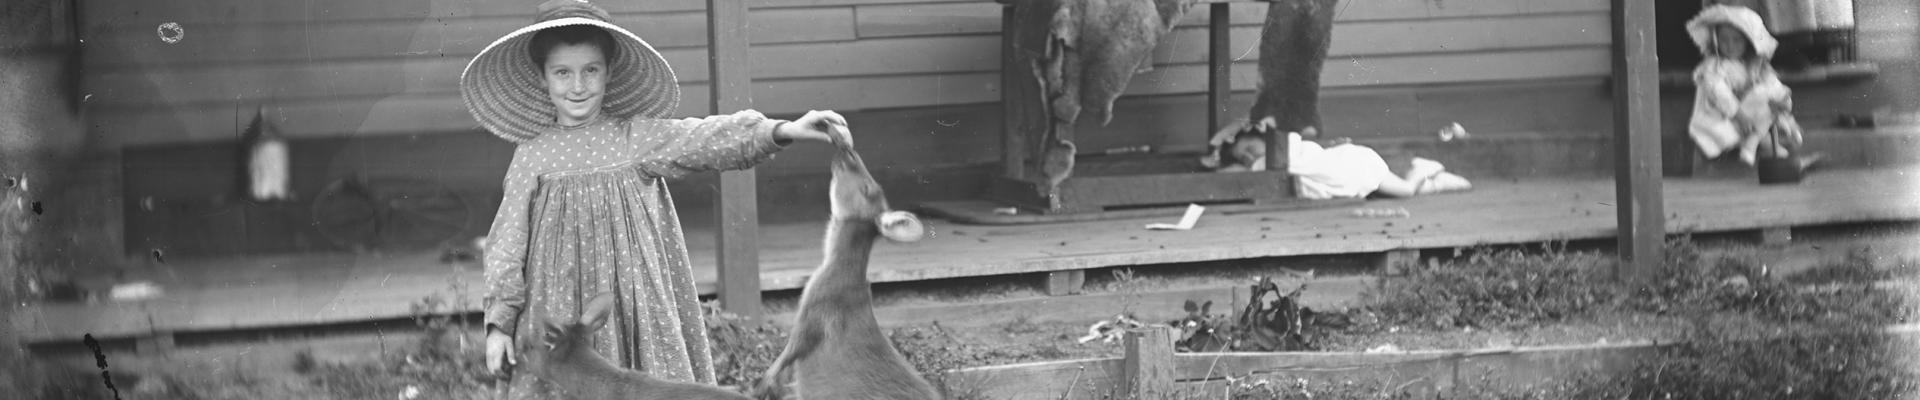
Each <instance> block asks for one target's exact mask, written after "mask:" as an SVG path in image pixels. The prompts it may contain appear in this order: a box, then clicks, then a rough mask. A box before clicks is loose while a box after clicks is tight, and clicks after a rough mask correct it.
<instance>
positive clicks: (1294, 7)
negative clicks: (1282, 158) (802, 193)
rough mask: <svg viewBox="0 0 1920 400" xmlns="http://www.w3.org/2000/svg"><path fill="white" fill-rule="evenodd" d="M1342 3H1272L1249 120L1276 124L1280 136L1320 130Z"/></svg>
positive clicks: (1318, 0) (1326, 0)
mask: <svg viewBox="0 0 1920 400" xmlns="http://www.w3.org/2000/svg"><path fill="white" fill-rule="evenodd" d="M1339 2H1340V1H1339V0H1288V1H1275V2H1271V3H1267V20H1266V25H1265V26H1264V27H1262V28H1261V32H1260V93H1259V95H1258V96H1257V97H1256V98H1255V99H1254V101H1253V109H1252V111H1251V112H1250V113H1249V115H1248V118H1247V119H1248V120H1252V121H1259V120H1261V119H1264V118H1273V119H1274V120H1275V125H1277V126H1278V127H1279V128H1280V132H1300V131H1303V130H1305V129H1307V128H1310V127H1320V71H1321V69H1322V68H1321V67H1322V66H1323V65H1324V64H1326V60H1327V49H1328V47H1329V46H1331V45H1332V42H1333V14H1334V11H1335V10H1336V9H1337V7H1336V6H1337V5H1338V4H1339ZM1321 128H1322V129H1324V127H1321ZM1281 143H1284V141H1282V142H1281ZM1269 154H1286V152H1284V151H1282V152H1277V153H1269Z"/></svg>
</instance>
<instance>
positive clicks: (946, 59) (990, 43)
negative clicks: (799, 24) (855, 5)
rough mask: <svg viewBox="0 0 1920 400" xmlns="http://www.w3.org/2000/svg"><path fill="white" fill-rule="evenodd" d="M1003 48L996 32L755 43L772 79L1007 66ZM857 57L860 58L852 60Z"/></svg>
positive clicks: (761, 72)
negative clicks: (807, 42)
mask: <svg viewBox="0 0 1920 400" xmlns="http://www.w3.org/2000/svg"><path fill="white" fill-rule="evenodd" d="M1000 52H1001V50H1000V38H999V37H995V36H929V37H912V38H893V39H864V40H859V41H853V42H844V43H809V44H795V45H783V46H764V47H757V48H755V49H754V54H753V59H754V61H755V64H756V65H755V66H754V68H753V74H754V76H755V77H762V78H768V79H788V78H812V77H865V76H885V75H900V74H927V73H933V74H944V73H960V72H992V71H998V70H999V68H1001V66H1000ZM854 60H857V62H850V61H854ZM1026 70H1027V69H1022V70H1021V71H1026Z"/></svg>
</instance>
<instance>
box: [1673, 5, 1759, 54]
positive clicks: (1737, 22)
mask: <svg viewBox="0 0 1920 400" xmlns="http://www.w3.org/2000/svg"><path fill="white" fill-rule="evenodd" d="M1714 25H1729V26H1732V27H1733V28H1734V29H1736V30H1739V31H1740V33H1741V34H1744V35H1746V36H1747V42H1748V43H1752V44H1753V52H1754V54H1755V55H1759V56H1760V58H1765V59H1772V58H1773V50H1774V48H1776V47H1779V46H1780V41H1779V40H1775V39H1774V38H1773V35H1772V34H1769V33H1767V23H1766V22H1765V21H1763V20H1761V19H1760V13H1757V12H1753V9H1751V8H1746V7H1741V6H1730V5H1725V4H1716V5H1712V6H1707V8H1705V9H1703V10H1700V14H1699V15H1695V16H1693V19H1692V20H1688V21H1687V35H1688V36H1692V37H1693V44H1694V45H1695V46H1699V47H1700V51H1701V52H1702V53H1705V52H1708V51H1710V50H1708V49H1710V48H1712V47H1713V27H1714Z"/></svg>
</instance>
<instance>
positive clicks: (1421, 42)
mask: <svg viewBox="0 0 1920 400" xmlns="http://www.w3.org/2000/svg"><path fill="white" fill-rule="evenodd" d="M1206 29H1207V28H1205V27H1184V28H1179V29H1175V30H1174V33H1173V35H1172V37H1171V38H1168V39H1165V40H1163V41H1162V42H1161V44H1160V46H1159V47H1157V48H1155V49H1154V55H1153V58H1152V60H1153V61H1154V62H1155V63H1156V65H1162V64H1186V63H1197V62H1203V61H1204V60H1206V57H1207V56H1206V50H1207V49H1206V47H1204V46H1194V45H1191V43H1204V42H1205V40H1206V36H1207V35H1208V33H1207V31H1206ZM1608 30H1609V28H1608V25H1607V18H1606V14H1605V13H1581V14H1555V15H1542V16H1516V17H1507V18H1491V19H1471V20H1458V19H1443V20H1421V21H1388V22H1349V23H1339V24H1335V25H1334V27H1333V43H1332V47H1330V48H1328V49H1327V54H1328V56H1329V57H1350V56H1382V55H1400V54H1429V53H1464V52H1482V51H1497V50H1518V49H1552V48H1564V47H1585V46H1600V45H1606V44H1608V43H1609V41H1608V40H1609V39H1608V38H1607V32H1608ZM1230 32H1231V34H1232V36H1233V39H1232V40H1233V42H1234V43H1245V44H1244V45H1241V46H1238V47H1237V48H1235V49H1233V51H1231V53H1232V55H1233V57H1234V59H1235V60H1237V61H1241V62H1244V61H1248V60H1255V59H1259V57H1260V49H1259V48H1258V46H1254V45H1252V44H1253V43H1259V40H1260V32H1261V26H1259V25H1252V26H1235V27H1233V28H1232V29H1231V31H1230ZM1514 32H1526V34H1514Z"/></svg>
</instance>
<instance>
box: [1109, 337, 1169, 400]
mask: <svg viewBox="0 0 1920 400" xmlns="http://www.w3.org/2000/svg"><path fill="white" fill-rule="evenodd" d="M1123 340H1124V341H1126V353H1125V354H1126V356H1125V357H1124V358H1122V359H1121V364H1120V368H1121V370H1122V371H1124V373H1125V374H1126V375H1125V380H1124V381H1123V385H1122V386H1121V387H1122V389H1121V392H1120V394H1121V396H1122V398H1131V399H1164V398H1168V397H1169V396H1171V395H1173V381H1174V376H1176V374H1177V372H1176V371H1175V366H1174V363H1173V328H1171V327H1151V328H1146V329H1142V330H1134V331H1128V332H1127V336H1126V339H1123Z"/></svg>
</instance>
